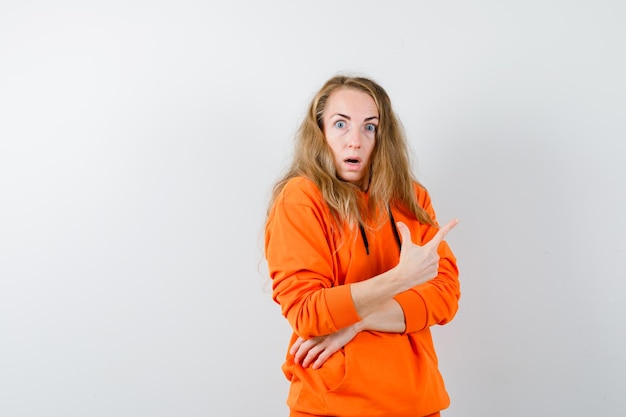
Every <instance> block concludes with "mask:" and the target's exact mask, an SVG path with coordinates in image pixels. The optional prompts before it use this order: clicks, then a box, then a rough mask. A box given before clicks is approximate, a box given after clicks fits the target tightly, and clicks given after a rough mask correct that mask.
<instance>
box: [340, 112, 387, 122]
mask: <svg viewBox="0 0 626 417" xmlns="http://www.w3.org/2000/svg"><path fill="white" fill-rule="evenodd" d="M335 116H340V117H343V118H344V119H347V120H352V119H351V118H350V116H348V115H345V114H341V113H335V114H333V115H332V117H335ZM374 119H376V120H378V116H370V117H366V118H365V119H364V121H365V122H369V121H370V120H374Z"/></svg>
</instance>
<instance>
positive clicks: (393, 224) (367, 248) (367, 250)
mask: <svg viewBox="0 0 626 417" xmlns="http://www.w3.org/2000/svg"><path fill="white" fill-rule="evenodd" d="M389 222H390V223H391V229H392V230H393V237H395V238H396V245H398V251H401V250H402V241H401V240H400V233H398V228H397V227H396V220H395V219H394V218H393V213H392V212H391V207H389ZM359 230H361V237H362V238H363V245H364V246H365V253H366V254H367V255H369V254H370V245H369V242H368V241H367V234H365V228H364V227H363V225H362V224H361V223H359Z"/></svg>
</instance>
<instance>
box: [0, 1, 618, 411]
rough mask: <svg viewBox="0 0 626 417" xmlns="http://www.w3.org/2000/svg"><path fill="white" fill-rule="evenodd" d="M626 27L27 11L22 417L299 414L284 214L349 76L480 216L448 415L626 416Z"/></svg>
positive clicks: (533, 14)
mask: <svg viewBox="0 0 626 417" xmlns="http://www.w3.org/2000/svg"><path fill="white" fill-rule="evenodd" d="M624 22H626V6H624V3H623V2H621V1H618V0H615V1H591V0H579V1H573V2H570V1H564V0H561V1H554V0H547V1H545V0H544V1H525V2H509V1H489V0H480V1H474V2H464V1H389V2H382V1H380V0H379V1H362V0H360V1H319V0H318V1H315V2H306V3H305V2H295V1H273V2H272V1H266V2H257V1H247V2H242V1H229V2H222V3H220V2H208V1H132V0H131V1H127V0H125V1H121V0H113V1H106V2H105V1H101V2H87V1H74V2H72V1H55V2H45V1H39V2H37V1H31V0H20V1H17V0H13V1H5V2H3V3H2V5H1V6H0V415H2V416H3V417H17V416H24V417H35V416H38V417H39V416H54V417H56V416H59V417H60V416H81V417H82V416H91V417H96V416H116V417H122V416H151V417H157V416H189V417H191V416H245V415H260V416H286V415H287V409H286V407H285V405H284V401H285V398H286V395H287V382H286V380H284V378H283V376H282V374H281V372H280V365H281V363H282V359H283V357H284V354H285V349H286V344H287V338H288V333H289V329H288V326H287V323H286V321H285V320H284V319H283V318H282V317H281V316H280V311H279V309H278V306H277V305H275V304H274V303H273V302H272V301H271V297H270V292H269V290H268V285H267V284H268V282H267V275H266V271H265V265H264V263H263V253H262V232H263V223H264V216H265V210H266V204H267V201H268V198H269V193H270V189H271V187H272V185H273V182H274V181H275V180H276V178H277V176H278V175H279V173H280V172H281V171H282V169H283V168H284V167H285V166H286V163H287V161H288V160H289V156H290V152H291V143H292V137H293V133H294V131H295V130H296V128H297V126H298V124H299V122H300V121H301V119H302V117H303V116H304V112H305V110H306V107H307V105H308V103H309V100H310V99H311V98H312V96H313V94H314V93H315V92H316V91H317V90H318V88H319V87H320V86H321V85H322V83H323V82H324V81H325V80H326V79H327V78H329V77H331V76H333V75H335V74H336V73H338V72H340V71H347V72H356V73H358V74H363V75H367V76H370V77H372V78H374V79H376V80H377V81H379V82H380V83H381V84H382V85H383V86H384V87H385V88H386V89H387V91H388V93H389V94H390V96H391V98H392V101H393V103H394V105H395V108H396V110H397V112H398V114H399V116H400V118H401V119H402V121H403V123H404V125H405V127H406V130H407V132H408V135H409V137H410V141H411V148H412V152H413V153H414V155H415V159H414V162H415V168H416V174H417V176H418V177H419V178H420V180H421V181H422V182H423V183H424V184H425V185H426V186H427V187H428V188H429V190H430V192H431V195H432V198H433V202H434V205H435V208H436V209H437V210H438V216H439V219H440V220H441V221H447V220H448V219H450V218H452V217H459V218H460V219H461V224H460V225H459V226H458V227H457V228H456V229H455V230H454V231H453V232H452V233H451V234H450V235H449V239H448V240H449V242H450V244H451V246H452V248H453V250H454V251H455V253H456V255H457V257H458V259H459V266H460V268H461V280H462V291H463V296H462V300H461V308H460V311H459V314H458V316H457V318H456V319H455V320H454V321H453V322H452V323H451V324H449V325H447V326H445V327H440V328H439V327H438V328H436V329H435V338H436V345H437V349H438V352H439V356H440V361H441V369H442V372H443V374H444V377H445V379H446V381H447V385H448V388H449V391H450V395H451V397H452V406H451V407H450V408H449V409H448V410H447V411H446V412H444V416H447V417H461V416H462V417H479V416H480V417H485V416H488V417H492V416H493V417H496V416H498V417H499V416H508V417H517V416H520V417H521V416H528V415H533V416H546V417H552V416H589V415H602V416H616V417H618V416H623V412H624V409H626V397H625V396H624V393H625V392H626V377H625V375H626V355H625V352H626V334H625V329H626V283H625V278H626V261H625V259H626V254H625V244H624V233H625V232H626V222H625V220H624V218H625V217H626V214H625V213H626V192H625V191H624V182H625V180H626V169H625V167H624V160H625V157H626V152H625V148H626V146H625V145H624V141H625V139H626V127H625V121H626V120H625V119H626V118H625V117H624V116H625V114H626V82H625V81H624V78H625V74H626V58H625V54H624V52H625V50H626V46H625V43H626V29H625V28H626V24H625V23H624Z"/></svg>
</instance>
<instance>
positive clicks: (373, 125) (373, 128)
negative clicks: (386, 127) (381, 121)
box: [365, 123, 376, 132]
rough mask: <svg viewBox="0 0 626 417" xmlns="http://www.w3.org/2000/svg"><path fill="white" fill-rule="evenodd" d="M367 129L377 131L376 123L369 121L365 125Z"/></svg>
mask: <svg viewBox="0 0 626 417" xmlns="http://www.w3.org/2000/svg"><path fill="white" fill-rule="evenodd" d="M365 130H367V131H368V132H376V125H375V124H373V123H368V124H366V125H365Z"/></svg>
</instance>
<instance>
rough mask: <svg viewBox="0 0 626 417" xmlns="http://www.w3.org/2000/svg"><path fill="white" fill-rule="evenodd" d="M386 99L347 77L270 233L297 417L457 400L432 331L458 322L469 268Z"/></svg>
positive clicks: (314, 122) (322, 110)
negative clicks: (414, 168)
mask: <svg viewBox="0 0 626 417" xmlns="http://www.w3.org/2000/svg"><path fill="white" fill-rule="evenodd" d="M456 224H457V220H453V221H451V222H449V223H448V224H447V225H445V226H444V227H441V228H439V227H438V225H437V222H436V219H435V212H434V211H433V208H432V206H431V203H430V198H429V196H428V193H427V192H426V190H425V189H424V188H423V187H422V186H421V185H420V184H419V183H418V182H417V181H416V180H415V179H414V177H413V175H412V174H411V171H410V166H409V155H408V148H407V144H406V139H405V137H404V134H403V132H402V129H401V126H400V123H399V122H398V120H397V118H396V116H395V114H394V112H393V110H392V106H391V102H390V99H389V97H388V95H387V93H386V92H385V90H384V89H383V88H382V87H381V86H380V85H378V84H377V83H376V82H374V81H373V80H371V79H367V78H363V77H347V76H337V77H334V78H332V79H330V80H328V81H327V82H326V83H325V84H324V86H323V87H322V89H321V90H320V91H319V92H318V94H317V95H316V96H315V98H314V99H313V101H312V103H311V105H310V109H309V112H308V114H307V116H306V118H305V120H304V122H303V123H302V126H301V127H300V130H299V132H298V135H297V138H296V147H295V155H294V159H293V162H292V164H291V167H290V169H289V170H288V172H287V173H286V175H285V176H284V177H283V178H282V179H280V180H279V181H278V183H277V184H276V186H275V188H274V193H273V197H272V201H271V203H270V208H269V211H268V217H267V223H266V228H265V256H266V259H267V263H268V267H269V273H270V276H271V278H272V285H273V299H274V300H275V301H276V302H277V303H279V304H280V306H281V309H282V312H283V315H284V316H285V317H286V318H287V320H288V321H289V323H290V324H291V327H292V328H293V335H292V338H291V341H290V343H289V349H288V352H287V358H286V361H285V363H284V365H283V372H284V374H285V376H286V377H287V378H288V379H289V381H290V382H291V387H290V391H289V395H288V399H287V404H288V406H289V409H290V415H291V416H337V417H344V416H345V417H348V416H355V417H357V416H358V417H366V416H381V417H382V416H384V417H396V416H397V417H403V416H407V417H408V416H411V417H420V416H437V415H439V411H440V410H442V409H444V408H446V407H448V405H449V402H450V401H449V398H448V394H447V392H446V390H445V386H444V382H443V379H442V377H441V374H440V372H439V370H438V362H437V356H436V354H435V349H434V347H433V341H432V338H431V334H430V326H432V325H435V324H445V323H447V322H449V321H450V320H451V319H452V318H453V317H454V315H455V313H456V311H457V308H458V300H459V297H460V287H459V281H458V270H457V266H456V259H455V257H454V255H453V254H452V252H451V251H450V248H449V247H448V245H447V244H446V242H445V241H443V238H444V237H445V235H446V233H447V232H448V231H450V230H451V229H452V228H453V227H454V226H455V225H456Z"/></svg>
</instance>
